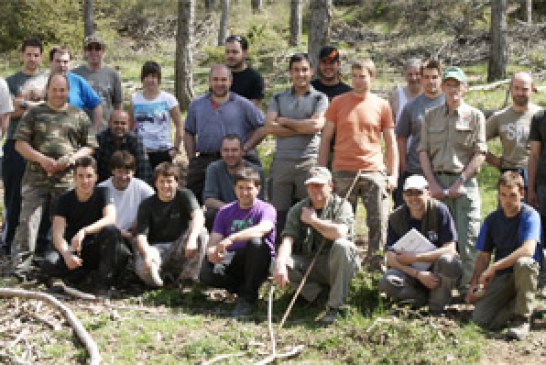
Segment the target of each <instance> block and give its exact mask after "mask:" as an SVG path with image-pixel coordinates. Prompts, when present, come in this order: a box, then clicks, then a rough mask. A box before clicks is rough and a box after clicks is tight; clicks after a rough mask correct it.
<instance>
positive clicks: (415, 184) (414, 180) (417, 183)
mask: <svg viewBox="0 0 546 365" xmlns="http://www.w3.org/2000/svg"><path fill="white" fill-rule="evenodd" d="M427 188H428V182H427V180H426V179H425V178H424V177H423V176H421V175H411V176H410V177H408V178H407V179H406V181H405V182H404V191H406V190H420V191H424V190H425V189H427Z"/></svg>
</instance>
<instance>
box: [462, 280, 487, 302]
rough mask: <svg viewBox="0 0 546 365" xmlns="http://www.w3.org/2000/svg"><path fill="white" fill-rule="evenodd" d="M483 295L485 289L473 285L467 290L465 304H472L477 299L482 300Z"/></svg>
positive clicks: (478, 285)
mask: <svg viewBox="0 0 546 365" xmlns="http://www.w3.org/2000/svg"><path fill="white" fill-rule="evenodd" d="M484 295H485V287H482V286H480V284H473V285H471V286H470V288H468V292H467V293H466V302H467V303H468V304H474V303H476V302H477V301H478V299H480V298H483V296H484Z"/></svg>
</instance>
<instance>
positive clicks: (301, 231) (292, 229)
mask: <svg viewBox="0 0 546 365" xmlns="http://www.w3.org/2000/svg"><path fill="white" fill-rule="evenodd" d="M303 207H312V204H311V200H310V199H309V198H305V199H303V200H302V201H300V202H299V203H296V205H294V206H293V207H292V208H290V210H289V211H288V215H287V217H286V225H285V227H284V230H283V231H282V236H283V237H284V236H289V237H292V238H293V239H294V248H293V250H292V251H293V253H294V254H304V255H311V254H313V253H314V252H316V251H317V250H318V247H319V245H320V243H321V241H322V240H323V236H322V235H321V234H320V232H318V231H317V230H315V229H314V228H313V227H311V226H310V225H308V224H305V223H303V222H302V221H301V212H302V210H303ZM317 215H318V216H319V217H321V218H323V219H330V220H332V221H334V218H337V219H335V221H334V222H335V223H340V224H345V225H347V227H348V228H349V232H348V233H347V238H348V239H351V240H352V238H353V224H354V214H353V208H352V207H351V204H350V203H349V202H348V201H343V199H342V198H341V197H339V196H338V195H336V194H332V195H331V196H330V198H329V199H328V203H327V204H326V206H325V207H324V208H323V209H321V210H320V211H317ZM326 242H327V244H326V245H325V246H324V247H323V249H322V252H321V253H325V252H328V250H330V247H332V245H331V243H332V241H331V240H326Z"/></svg>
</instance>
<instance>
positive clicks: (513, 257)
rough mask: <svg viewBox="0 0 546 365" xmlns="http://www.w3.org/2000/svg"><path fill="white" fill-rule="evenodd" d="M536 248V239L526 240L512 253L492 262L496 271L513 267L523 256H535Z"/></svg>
mask: <svg viewBox="0 0 546 365" xmlns="http://www.w3.org/2000/svg"><path fill="white" fill-rule="evenodd" d="M535 249H536V241H526V242H525V243H524V244H523V245H521V247H520V248H518V249H517V250H515V251H514V252H512V253H511V254H510V255H508V256H506V257H504V258H502V259H500V260H499V261H496V262H495V263H493V264H492V266H493V268H494V269H495V271H499V270H503V269H507V268H510V267H513V266H514V265H515V264H516V261H518V259H519V258H521V257H533V254H534V253H535Z"/></svg>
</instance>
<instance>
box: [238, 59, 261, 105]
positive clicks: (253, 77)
mask: <svg viewBox="0 0 546 365" xmlns="http://www.w3.org/2000/svg"><path fill="white" fill-rule="evenodd" d="M231 74H232V75H233V82H232V83H231V89H230V90H231V91H233V92H234V93H237V94H239V95H241V96H242V97H244V98H247V99H249V100H251V99H255V100H262V99H263V98H264V88H265V86H264V79H263V78H262V75H260V73H259V72H258V71H256V70H255V69H253V68H252V67H247V68H245V69H244V70H243V71H240V72H235V71H232V72H231Z"/></svg>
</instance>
